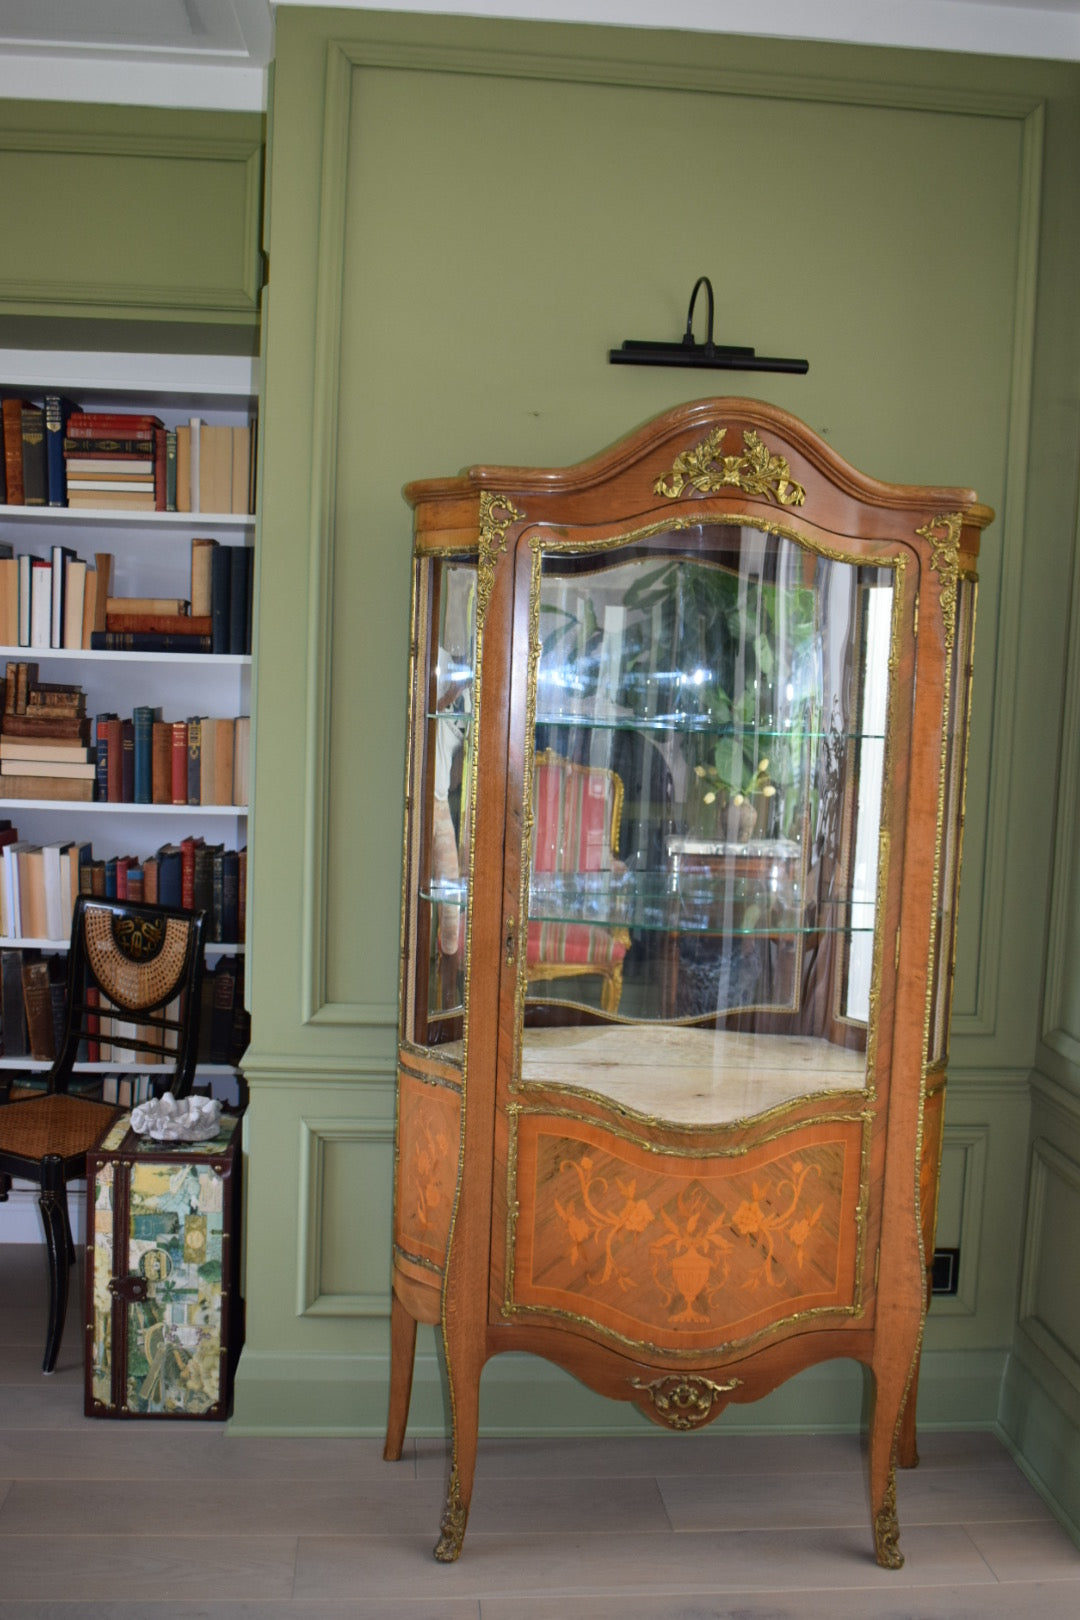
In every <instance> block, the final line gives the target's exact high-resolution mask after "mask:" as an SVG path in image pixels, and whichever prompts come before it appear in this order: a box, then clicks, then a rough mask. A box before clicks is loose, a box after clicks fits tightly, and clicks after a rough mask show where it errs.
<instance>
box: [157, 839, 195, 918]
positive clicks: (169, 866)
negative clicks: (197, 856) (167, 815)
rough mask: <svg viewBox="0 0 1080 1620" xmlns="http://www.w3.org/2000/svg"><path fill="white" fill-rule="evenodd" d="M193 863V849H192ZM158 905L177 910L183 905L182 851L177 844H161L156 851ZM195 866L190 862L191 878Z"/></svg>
mask: <svg viewBox="0 0 1080 1620" xmlns="http://www.w3.org/2000/svg"><path fill="white" fill-rule="evenodd" d="M192 862H193V863H194V850H192ZM157 864H158V905H159V906H169V907H171V909H172V910H173V911H178V910H180V909H181V907H182V906H183V900H184V891H183V851H182V850H181V848H180V845H179V844H162V845H161V847H160V849H159V850H158V852H157ZM194 875H195V868H194V864H192V879H193V880H194Z"/></svg>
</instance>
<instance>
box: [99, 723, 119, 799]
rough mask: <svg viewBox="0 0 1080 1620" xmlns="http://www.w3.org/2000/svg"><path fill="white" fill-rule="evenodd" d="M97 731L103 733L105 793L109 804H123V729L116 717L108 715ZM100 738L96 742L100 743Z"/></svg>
mask: <svg viewBox="0 0 1080 1620" xmlns="http://www.w3.org/2000/svg"><path fill="white" fill-rule="evenodd" d="M98 729H99V731H100V730H102V729H103V730H104V732H105V769H106V772H107V775H106V781H107V783H108V787H107V790H106V791H107V793H108V802H109V803H110V804H123V802H124V727H123V722H122V721H121V720H120V717H119V716H118V715H115V714H114V715H110V716H109V718H108V719H107V720H105V721H104V722H101V723H99V727H98ZM100 740H101V739H100V737H99V738H98V741H99V742H100Z"/></svg>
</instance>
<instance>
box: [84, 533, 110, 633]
mask: <svg viewBox="0 0 1080 1620" xmlns="http://www.w3.org/2000/svg"><path fill="white" fill-rule="evenodd" d="M94 570H95V572H96V574H97V587H96V594H95V599H94V622H93V626H92V629H93V630H104V628H105V613H106V611H107V605H108V601H109V597H110V596H111V595H112V582H113V554H112V552H111V551H95V553H94ZM86 645H87V646H88V647H89V646H90V645H91V642H90V641H87V643H86Z"/></svg>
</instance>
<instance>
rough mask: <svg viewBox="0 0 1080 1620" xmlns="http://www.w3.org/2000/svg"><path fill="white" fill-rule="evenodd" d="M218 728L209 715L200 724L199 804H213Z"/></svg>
mask: <svg viewBox="0 0 1080 1620" xmlns="http://www.w3.org/2000/svg"><path fill="white" fill-rule="evenodd" d="M216 762H217V728H216V727H215V726H214V724H213V722H212V720H211V719H210V717H209V716H208V715H204V716H203V717H202V719H201V720H200V722H199V803H200V804H213V802H214V779H215V772H216V769H217V763H216Z"/></svg>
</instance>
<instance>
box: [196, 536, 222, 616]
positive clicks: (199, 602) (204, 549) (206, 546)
mask: <svg viewBox="0 0 1080 1620" xmlns="http://www.w3.org/2000/svg"><path fill="white" fill-rule="evenodd" d="M216 545H217V541H216V540H208V539H205V538H202V537H199V538H198V539H194V540H192V542H191V616H192V618H209V616H210V614H211V612H212V605H211V604H212V596H211V580H212V575H213V555H214V548H215V547H216Z"/></svg>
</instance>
